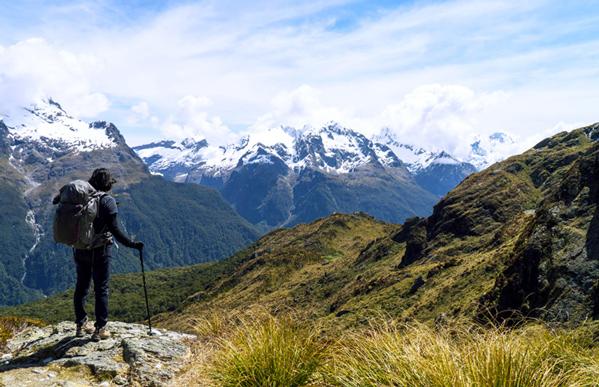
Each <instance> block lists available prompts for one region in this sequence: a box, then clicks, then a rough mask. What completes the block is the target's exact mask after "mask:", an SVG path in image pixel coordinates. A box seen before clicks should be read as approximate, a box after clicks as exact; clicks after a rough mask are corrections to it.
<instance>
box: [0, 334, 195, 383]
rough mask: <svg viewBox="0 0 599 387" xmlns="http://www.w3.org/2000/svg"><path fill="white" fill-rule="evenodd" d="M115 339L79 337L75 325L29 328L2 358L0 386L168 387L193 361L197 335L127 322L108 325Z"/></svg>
mask: <svg viewBox="0 0 599 387" xmlns="http://www.w3.org/2000/svg"><path fill="white" fill-rule="evenodd" d="M108 330H109V331H110V333H111V334H112V337H111V338H109V339H106V340H102V341H99V342H93V341H91V337H90V335H86V336H85V337H81V338H78V337H75V324H73V323H70V322H62V323H60V324H57V325H53V326H48V327H44V328H37V327H33V328H29V329H27V330H25V331H24V332H21V333H20V334H18V335H16V336H15V337H13V338H12V339H11V340H9V341H8V343H7V345H6V349H7V350H6V353H4V354H1V355H0V385H7V386H28V385H31V386H36V385H45V386H77V385H101V386H113V385H140V386H165V385H169V382H170V381H171V380H172V379H173V377H174V376H175V375H176V373H177V372H178V371H179V370H180V369H181V368H182V367H183V366H184V365H185V363H186V361H187V359H188V358H189V356H190V353H191V352H190V345H191V343H192V342H193V340H194V339H195V337H194V336H192V335H186V334H182V333H177V332H171V331H165V330H158V329H154V330H153V332H154V335H152V336H150V335H148V330H147V327H145V326H143V325H138V324H126V323H122V322H110V323H108Z"/></svg>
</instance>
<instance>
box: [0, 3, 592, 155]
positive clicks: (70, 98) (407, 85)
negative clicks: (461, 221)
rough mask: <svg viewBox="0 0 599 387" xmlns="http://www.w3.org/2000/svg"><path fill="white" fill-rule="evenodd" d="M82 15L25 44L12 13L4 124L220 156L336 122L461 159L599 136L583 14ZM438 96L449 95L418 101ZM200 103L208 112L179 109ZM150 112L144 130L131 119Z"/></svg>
mask: <svg viewBox="0 0 599 387" xmlns="http://www.w3.org/2000/svg"><path fill="white" fill-rule="evenodd" d="M80 3H81V4H82V5H79V6H73V7H60V9H58V10H57V7H50V9H49V10H46V11H44V9H43V8H44V7H42V6H40V9H39V10H36V15H37V17H35V18H26V17H22V18H21V19H22V20H31V22H30V23H29V24H28V25H27V26H26V28H25V27H23V28H22V29H15V28H7V27H6V26H11V27H14V26H15V23H16V22H15V20H18V19H17V18H14V17H12V18H11V17H10V16H11V15H8V14H7V13H6V12H3V15H8V16H0V32H2V34H0V44H2V45H4V47H3V48H0V108H2V106H3V105H6V104H7V103H11V104H15V103H19V104H24V103H26V102H28V99H29V98H32V97H36V96H38V95H40V94H46V95H50V96H53V97H54V98H55V99H57V100H58V101H59V102H61V103H62V104H63V105H65V107H66V108H67V109H69V110H72V111H73V112H74V113H75V114H84V115H87V116H93V115H94V114H95V115H99V114H100V113H102V114H101V118H103V119H109V120H112V121H114V122H115V123H116V124H117V125H119V127H120V128H121V129H122V131H123V133H124V134H125V135H126V137H127V138H128V139H134V141H132V142H133V143H140V142H143V141H144V140H150V139H153V138H156V137H158V136H163V135H170V134H171V133H174V134H176V135H177V136H184V135H194V136H195V135H197V136H200V135H201V136H207V137H208V136H210V137H211V138H214V141H216V142H218V143H223V142H226V141H228V140H227V138H229V137H230V136H231V132H232V131H233V132H240V131H244V130H246V129H247V128H248V127H250V126H252V125H253V126H254V127H255V128H258V127H267V126H275V125H277V124H281V123H282V124H288V125H293V126H303V125H304V124H307V123H312V124H319V123H322V122H326V121H329V120H336V121H340V122H341V123H343V124H346V125H348V126H351V127H356V128H361V130H363V131H365V132H368V133H372V132H374V131H376V130H377V128H378V127H379V126H381V125H384V124H388V125H390V126H393V127H394V128H395V129H396V130H397V131H398V132H400V133H403V135H405V136H407V137H409V138H410V139H413V140H414V142H420V143H423V144H426V143H434V144H436V145H443V146H447V147H451V148H455V149H458V151H459V147H460V144H459V141H458V140H460V139H461V137H463V136H465V135H468V134H471V133H472V132H474V131H476V132H484V133H490V132H493V131H508V132H512V133H514V134H515V135H518V136H519V137H520V138H522V139H528V138H536V137H537V136H538V135H539V133H548V132H550V131H551V130H552V128H553V127H554V126H555V125H556V123H558V122H560V121H564V122H592V121H595V120H597V113H596V106H597V104H598V103H599V91H598V90H599V77H598V76H597V75H598V73H597V68H599V58H598V57H597V55H596V52H598V48H599V39H597V36H599V35H598V34H597V32H598V27H597V26H599V22H598V21H599V12H593V10H592V9H586V10H585V9H584V7H583V5H580V6H579V7H578V6H577V7H567V6H564V5H560V3H559V2H548V1H544V0H533V1H527V2H520V3H518V2H512V1H507V0H493V1H488V2H479V1H468V0H457V1H441V2H427V1H424V2H416V3H411V4H399V5H396V6H387V7H386V8H385V7H378V6H377V5H372V6H370V5H369V4H368V6H365V7H364V6H360V7H359V8H360V9H361V13H360V14H359V15H357V16H355V18H353V19H352V17H350V20H349V23H348V25H347V26H346V25H344V24H343V22H344V18H345V19H347V15H352V12H353V11H355V10H354V9H352V8H351V6H350V7H349V8H344V7H343V3H344V1H338V2H337V1H336V2H320V1H317V2H305V3H302V4H298V3H297V2H287V1H282V0H281V1H279V0H277V1H275V2H274V3H273V2H269V3H263V2H260V1H259V2H257V3H256V2H253V3H248V2H235V1H234V2H233V3H231V2H201V3H193V4H186V5H182V6H181V5H179V6H171V7H164V8H162V10H161V11H156V10H152V11H147V12H146V11H144V13H142V14H141V15H140V14H136V15H134V16H131V15H129V14H128V13H127V12H128V11H130V10H131V8H127V7H122V6H121V5H120V4H119V3H116V2H111V1H107V2H101V4H100V3H98V4H97V3H96V2H89V3H88V2H86V1H82V2H80ZM78 4H79V3H78ZM589 7H590V8H592V7H591V6H589ZM579 8H580V9H581V11H577V10H578V9H579ZM595 8H596V7H595ZM82 10H84V11H82ZM125 10H127V11H125ZM8 11H10V9H8V10H7V12H8ZM581 12H582V14H581ZM8 19H9V20H8ZM107 20H109V21H110V23H107V22H106V21H107ZM345 21H348V20H345ZM3 22H5V23H3ZM548 25H550V26H551V28H547V26H548ZM11 31H12V32H11ZM23 36H42V37H43V38H44V39H43V40H40V39H37V40H23ZM15 42H19V43H15ZM431 84H438V85H440V86H438V87H436V88H435V87H431V86H423V87H421V86H422V85H431ZM298 85H310V86H302V87H299V88H298ZM449 85H461V86H449ZM460 87H463V88H460ZM290 90H291V91H290ZM282 91H287V92H282ZM197 95H202V96H210V101H211V104H208V103H207V102H208V101H207V100H206V99H205V97H200V98H199V99H198V97H190V98H189V99H188V100H185V101H181V100H182V98H181V96H197ZM184 98H186V97H184ZM140 101H143V102H144V103H146V104H147V106H148V109H149V107H150V106H151V110H149V111H148V114H147V115H146V113H145V111H144V110H143V108H142V106H137V108H136V110H138V111H135V109H133V106H136V105H139V104H140V103H141V102H140ZM383 112H384V113H383ZM220 117H222V119H221V118H220ZM419 125H423V127H419ZM166 127H168V128H170V130H166V131H164V130H165V129H164V128H166ZM229 128H234V130H230V129H229ZM219 136H222V138H219Z"/></svg>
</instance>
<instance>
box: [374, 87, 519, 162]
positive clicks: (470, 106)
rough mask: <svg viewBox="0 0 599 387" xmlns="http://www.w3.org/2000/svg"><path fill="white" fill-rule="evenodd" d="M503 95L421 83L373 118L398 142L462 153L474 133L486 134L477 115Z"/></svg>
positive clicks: (461, 154) (503, 94) (466, 88)
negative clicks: (389, 131) (421, 84)
mask: <svg viewBox="0 0 599 387" xmlns="http://www.w3.org/2000/svg"><path fill="white" fill-rule="evenodd" d="M505 98H507V95H506V94H505V93H503V92H501V91H498V92H494V93H476V92H475V91H474V90H472V89H470V88H468V87H466V86H463V85H441V84H432V85H423V86H419V87H417V88H416V89H414V90H413V91H411V92H410V93H408V94H407V95H406V96H405V97H404V98H403V99H402V100H401V101H400V102H399V103H398V104H393V105H389V106H387V107H386V108H385V109H384V111H383V112H382V113H381V115H380V116H379V118H378V119H376V121H378V123H379V125H380V126H383V127H388V128H389V129H391V130H392V131H394V132H395V133H396V135H397V136H398V138H399V139H400V141H404V142H406V143H412V144H414V145H418V146H421V147H424V148H426V149H444V150H447V151H450V152H452V153H453V154H455V155H457V156H463V155H466V154H467V153H468V151H469V145H470V141H471V140H472V139H473V138H474V137H475V136H477V135H480V134H481V133H482V134H485V133H486V134H489V133H487V132H488V129H487V128H485V127H484V125H485V123H484V122H481V121H480V120H479V119H478V117H480V115H481V113H483V112H484V110H485V109H486V108H488V107H490V106H492V105H493V104H494V103H497V102H500V101H501V100H503V99H505Z"/></svg>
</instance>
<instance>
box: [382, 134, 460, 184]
mask: <svg viewBox="0 0 599 387" xmlns="http://www.w3.org/2000/svg"><path fill="white" fill-rule="evenodd" d="M374 140H375V141H377V142H380V143H382V144H385V145H386V146H387V147H389V149H391V150H392V151H393V153H395V155H397V157H398V158H399V159H400V160H401V161H403V162H404V163H405V164H406V166H407V168H408V170H409V171H410V172H412V173H418V172H419V171H421V170H424V169H426V168H427V167H429V166H430V165H433V164H443V165H459V164H461V163H462V161H460V160H458V159H457V158H455V157H453V156H452V155H450V154H449V153H447V152H445V151H440V152H432V151H427V150H425V149H423V148H420V147H417V146H415V145H411V144H406V143H402V142H400V141H399V140H398V139H397V138H396V136H395V134H394V133H393V132H392V131H391V130H389V129H386V128H385V129H383V130H382V131H381V133H380V134H379V135H378V136H375V138H374Z"/></svg>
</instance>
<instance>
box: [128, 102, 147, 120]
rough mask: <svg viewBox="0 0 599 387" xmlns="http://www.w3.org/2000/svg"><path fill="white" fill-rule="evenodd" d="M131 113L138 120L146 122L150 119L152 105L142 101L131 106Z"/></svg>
mask: <svg viewBox="0 0 599 387" xmlns="http://www.w3.org/2000/svg"><path fill="white" fill-rule="evenodd" d="M131 112H132V113H133V114H134V115H135V116H134V119H136V120H146V119H148V118H149V117H150V105H148V103H147V102H146V101H141V102H139V103H137V104H135V105H133V106H131Z"/></svg>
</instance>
